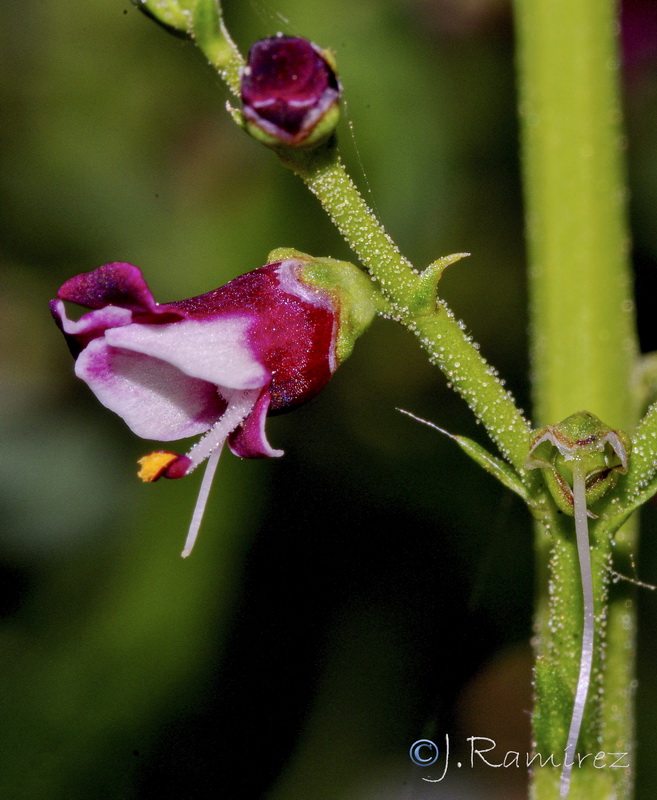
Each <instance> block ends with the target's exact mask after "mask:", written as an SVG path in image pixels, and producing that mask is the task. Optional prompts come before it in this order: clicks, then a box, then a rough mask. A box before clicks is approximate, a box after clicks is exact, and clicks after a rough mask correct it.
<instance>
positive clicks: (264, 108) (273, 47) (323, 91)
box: [242, 35, 341, 147]
mask: <svg viewBox="0 0 657 800" xmlns="http://www.w3.org/2000/svg"><path fill="white" fill-rule="evenodd" d="M340 92H341V87H340V83H339V82H338V79H337V77H336V74H335V71H334V69H333V67H332V66H331V64H330V63H329V61H328V60H327V57H326V55H325V54H324V53H323V52H322V51H321V50H320V49H319V47H317V46H316V45H314V44H313V43H312V42H309V41H307V40H306V39H300V38H297V37H295V36H282V35H279V36H274V37H272V38H270V39H261V40H260V41H259V42H256V43H255V44H254V45H253V46H252V47H251V50H250V51H249V59H248V63H247V65H246V67H245V68H244V70H243V73H242V103H243V109H242V110H243V114H244V117H245V120H246V124H247V128H248V130H249V132H250V133H251V134H252V135H254V136H256V137H257V138H259V139H261V140H262V141H264V142H265V143H266V144H269V145H280V144H283V145H288V146H292V147H298V146H309V145H314V144H317V143H319V142H321V141H322V140H324V139H325V138H326V137H327V136H329V135H330V134H331V133H332V132H333V130H334V129H335V126H336V125H337V122H338V117H339V113H340V111H339V101H340Z"/></svg>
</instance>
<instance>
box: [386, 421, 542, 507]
mask: <svg viewBox="0 0 657 800" xmlns="http://www.w3.org/2000/svg"><path fill="white" fill-rule="evenodd" d="M398 411H401V413H402V414H406V416H407V417H411V419H414V420H417V421H418V422H422V423H423V424H424V425H428V426H429V427H430V428H433V429H434V430H436V431H438V432H439V433H444V434H445V436H449V438H450V439H452V440H453V441H455V442H456V444H457V445H458V446H459V447H460V448H461V450H463V452H464V453H467V455H469V456H470V458H471V459H472V460H473V461H475V462H476V463H477V464H479V466H480V467H483V468H484V469H485V470H486V472H488V474H489V475H492V476H493V477H495V478H497V480H498V481H499V482H500V483H501V484H502V485H503V486H506V488H507V489H511V491H512V492H515V493H516V494H517V495H519V496H520V497H522V499H523V500H524V501H525V502H526V503H527V504H528V505H531V498H530V497H529V494H528V493H527V489H526V488H525V485H524V484H523V482H522V481H521V480H520V478H519V477H518V475H517V474H516V473H515V472H514V470H513V468H512V467H510V466H509V465H508V464H506V463H505V462H504V461H502V460H501V459H500V458H497V457H496V456H494V455H492V454H491V453H489V452H488V450H486V448H485V447H482V446H481V445H480V444H477V442H475V441H473V440H472V439H468V438H467V436H455V435H454V434H453V433H449V431H446V430H443V429H442V428H439V427H438V426H437V425H434V423H433V422H429V421H428V420H426V419H422V418H421V417H416V416H415V414H411V412H410V411H404V409H403V408H400V409H398Z"/></svg>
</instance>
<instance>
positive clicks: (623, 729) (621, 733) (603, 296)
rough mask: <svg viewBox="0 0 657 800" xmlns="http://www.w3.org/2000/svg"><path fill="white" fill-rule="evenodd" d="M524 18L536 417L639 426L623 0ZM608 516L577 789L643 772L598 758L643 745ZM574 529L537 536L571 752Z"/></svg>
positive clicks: (522, 2) (546, 724) (561, 7)
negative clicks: (620, 26) (622, 89)
mask: <svg viewBox="0 0 657 800" xmlns="http://www.w3.org/2000/svg"><path fill="white" fill-rule="evenodd" d="M515 13H516V30H517V36H518V74H519V91H520V112H521V125H522V151H523V166H524V177H525V196H526V204H527V239H528V247H529V260H530V273H529V274H530V294H531V320H532V326H531V332H532V362H533V379H534V400H535V409H536V416H537V418H538V420H539V421H540V422H541V423H550V422H555V421H556V420H559V419H561V418H562V417H564V416H566V415H568V414H572V413H573V412H576V411H578V410H579V409H587V410H588V411H591V412H593V413H594V414H597V415H598V416H600V417H601V418H602V419H603V420H604V421H605V422H606V423H607V424H609V425H614V426H618V427H620V428H625V429H626V430H632V429H633V428H634V427H635V425H636V422H637V402H636V398H635V397H634V396H633V394H632V391H631V386H632V369H633V367H634V364H635V360H636V353H637V343H636V334H635V332H634V315H633V302H632V297H631V294H630V277H629V266H628V255H627V250H628V232H627V226H626V216H625V206H624V201H625V192H624V175H623V165H622V158H621V142H622V140H621V129H620V113H619V107H620V104H619V91H618V68H617V64H618V56H617V52H616V42H615V33H616V25H617V23H616V7H615V3H613V2H611V0H581V2H578V3H572V2H570V1H569V0H516V3H515ZM621 480H622V479H621ZM594 510H595V511H596V513H599V511H597V508H595V507H594ZM602 522H603V520H602V519H601V521H600V523H599V524H598V525H597V528H598V529H599V530H600V535H598V536H596V533H595V529H596V525H595V524H594V526H593V528H594V530H593V534H592V538H591V545H592V548H593V549H592V553H591V556H592V562H593V563H592V569H593V585H594V596H595V617H596V638H595V643H594V666H593V678H592V681H593V682H592V685H591V691H590V692H589V701H588V703H587V708H586V709H585V714H584V722H583V735H582V737H581V739H580V744H579V747H578V752H580V753H582V754H583V753H592V756H591V757H590V758H589V759H588V760H587V762H585V763H584V765H583V766H582V767H581V768H578V766H575V768H574V769H573V772H572V783H571V787H570V794H569V796H570V797H571V798H591V797H596V798H612V797H623V798H626V797H629V795H630V792H631V784H632V779H631V773H630V770H627V769H619V768H616V769H610V768H607V769H596V768H595V767H594V764H593V763H592V762H593V756H594V755H595V754H596V753H597V752H599V751H606V752H614V751H618V750H623V751H628V752H629V751H631V750H632V743H633V714H632V702H631V695H632V690H631V684H632V673H633V662H634V635H635V608H634V599H633V597H632V592H631V590H628V587H627V586H625V587H623V588H622V590H621V589H619V588H618V587H615V590H614V592H612V593H610V592H609V581H608V570H609V566H610V563H611V559H612V549H613V553H614V556H615V559H616V561H615V563H616V564H618V563H619V560H622V559H627V557H628V554H629V553H630V552H631V551H632V550H633V549H634V544H633V543H634V542H635V537H636V530H635V528H634V527H633V526H632V527H629V526H627V525H626V527H625V529H623V530H621V532H620V533H619V534H618V535H617V536H616V544H615V546H613V547H612V540H611V537H610V535H609V533H610V532H608V531H605V530H604V527H603V525H602ZM573 527H574V526H573V525H572V522H571V520H569V519H564V518H563V517H562V518H560V519H559V518H556V517H555V518H554V520H553V522H552V525H551V527H550V531H549V533H548V535H546V532H545V530H543V528H542V526H539V530H538V531H537V587H536V588H537V592H538V602H537V613H536V623H535V625H536V641H537V657H538V661H537V670H536V705H535V714H534V719H535V724H534V731H535V738H536V747H537V750H538V751H543V752H545V751H546V750H549V749H550V748H553V749H554V748H560V750H561V753H563V747H565V742H566V733H565V732H566V731H567V730H568V724H569V719H570V714H571V712H572V698H573V693H574V689H575V685H576V683H577V673H578V669H579V661H578V658H577V657H573V654H572V649H573V648H572V642H573V641H577V642H581V636H582V620H581V615H582V612H581V608H582V596H581V589H580V588H579V585H578V580H577V574H578V559H577V553H576V543H575V537H574V535H573V533H574V531H573ZM611 533H613V531H612V532H611ZM603 647H604V648H605V654H606V658H605V659H604V660H603V659H601V658H600V653H601V652H602V648H603ZM591 748H593V749H591ZM557 752H559V750H558V751H557ZM628 758H630V759H631V756H630V757H628ZM612 760H613V759H608V760H607V761H608V762H610V761H612ZM599 763H602V762H599ZM625 763H628V760H627V759H625ZM557 791H558V777H557V776H556V775H555V774H554V773H553V771H550V770H540V769H539V770H536V772H535V774H534V784H533V797H535V798H537V800H542V799H543V798H546V799H547V798H553V797H556V796H557V794H556V793H555V792H557Z"/></svg>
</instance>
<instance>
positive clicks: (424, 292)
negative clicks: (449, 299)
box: [411, 253, 470, 314]
mask: <svg viewBox="0 0 657 800" xmlns="http://www.w3.org/2000/svg"><path fill="white" fill-rule="evenodd" d="M469 255H470V253H453V254H452V255H449V256H443V257H442V258H438V259H436V260H435V261H433V262H432V263H431V264H429V266H428V267H427V268H426V269H425V270H424V271H423V272H422V273H421V274H420V277H419V278H418V281H417V284H416V288H415V292H414V295H413V299H412V300H411V311H413V312H414V313H415V314H433V312H434V311H435V310H436V303H437V302H438V284H439V283H440V279H441V278H442V275H443V272H444V271H445V270H446V269H447V267H449V266H450V264H454V263H455V262H456V261H460V260H461V259H462V258H466V257H467V256H469Z"/></svg>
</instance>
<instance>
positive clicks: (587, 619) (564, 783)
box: [560, 461, 595, 800]
mask: <svg viewBox="0 0 657 800" xmlns="http://www.w3.org/2000/svg"><path fill="white" fill-rule="evenodd" d="M573 501H574V510H575V536H576V538H577V555H578V557H579V571H580V576H581V580H582V598H583V605H584V624H583V629H582V654H581V656H580V662H579V678H578V679H577V690H576V692H575V702H574V704H573V714H572V717H571V720H570V730H569V731H568V741H567V743H566V750H565V757H564V763H563V770H562V772H561V785H560V795H561V798H562V800H564V799H565V798H566V797H568V792H569V791H570V778H571V772H572V769H573V763H574V761H575V748H576V747H577V741H578V739H579V734H580V730H581V727H582V720H583V718H584V707H585V706H586V696H587V695H588V691H589V685H590V683H591V668H592V665H593V632H594V626H595V617H594V610H593V577H592V575H591V551H590V547H589V530H588V516H587V509H586V475H585V473H584V469H583V467H582V465H581V464H580V463H579V462H578V461H576V462H575V463H574V464H573ZM570 749H572V754H571V758H570V761H569V760H568V751H569V750H570Z"/></svg>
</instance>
